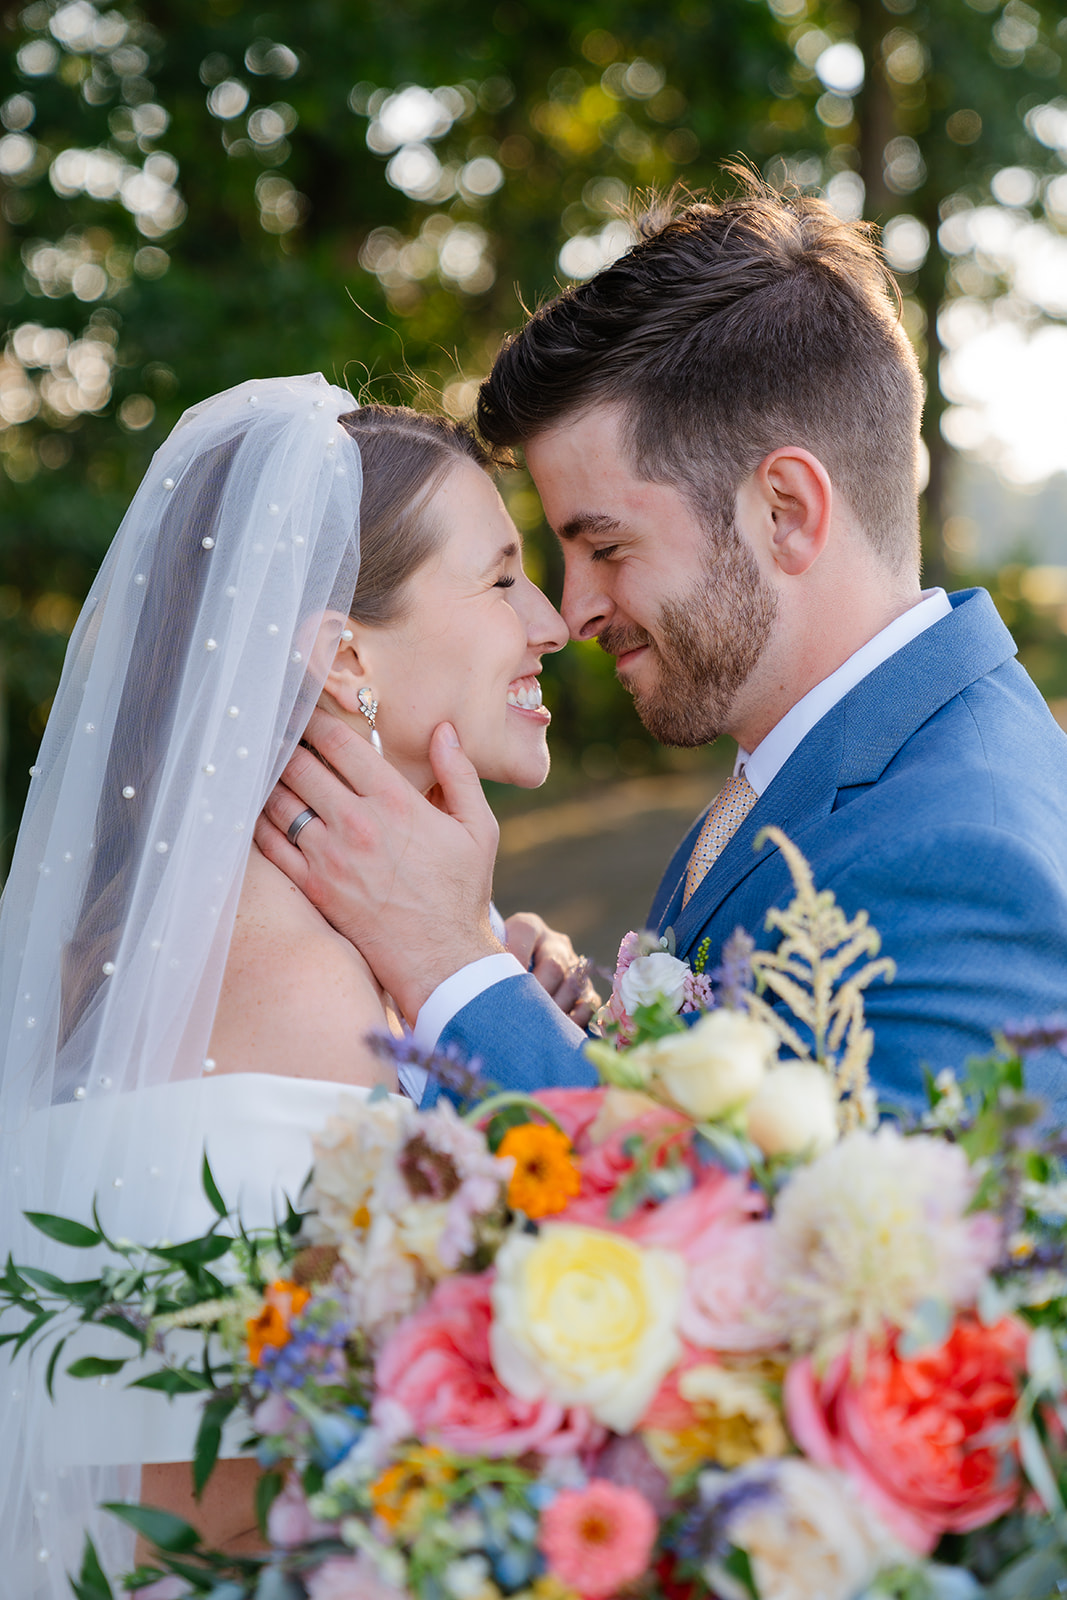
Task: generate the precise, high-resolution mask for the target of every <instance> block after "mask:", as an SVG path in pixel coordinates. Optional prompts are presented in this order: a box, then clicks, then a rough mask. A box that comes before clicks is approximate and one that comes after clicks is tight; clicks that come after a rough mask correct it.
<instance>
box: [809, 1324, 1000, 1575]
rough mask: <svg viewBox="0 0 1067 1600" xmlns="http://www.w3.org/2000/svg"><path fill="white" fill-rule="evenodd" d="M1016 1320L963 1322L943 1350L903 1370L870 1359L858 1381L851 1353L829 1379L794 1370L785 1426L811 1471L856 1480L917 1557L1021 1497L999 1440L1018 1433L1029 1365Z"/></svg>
mask: <svg viewBox="0 0 1067 1600" xmlns="http://www.w3.org/2000/svg"><path fill="white" fill-rule="evenodd" d="M1026 1344H1027V1332H1026V1328H1025V1326H1024V1325H1023V1323H1022V1322H1020V1321H1019V1320H1018V1319H1017V1318H1015V1317H1004V1318H1003V1319H1002V1320H1001V1321H1000V1322H998V1323H996V1324H995V1325H994V1326H993V1327H991V1328H987V1327H985V1326H983V1324H982V1323H980V1322H979V1321H978V1320H977V1318H975V1317H972V1316H966V1315H965V1316H961V1317H960V1318H959V1319H958V1320H957V1322H956V1325H955V1327H954V1328H953V1330H952V1332H951V1333H950V1335H949V1337H948V1338H947V1339H946V1340H945V1341H944V1343H943V1344H941V1345H938V1346H936V1347H931V1348H929V1349H925V1350H922V1351H920V1352H919V1354H918V1355H916V1356H912V1357H910V1358H905V1357H903V1356H901V1355H899V1354H898V1353H897V1350H896V1348H895V1345H894V1344H892V1343H890V1344H886V1345H882V1346H879V1347H875V1348H871V1349H869V1350H868V1352H867V1355H866V1359H865V1361H864V1363H863V1366H862V1368H861V1369H860V1370H861V1375H860V1377H859V1378H858V1379H856V1380H855V1381H854V1380H853V1378H852V1375H851V1366H852V1360H851V1353H850V1352H849V1351H845V1352H844V1353H843V1354H842V1355H841V1356H839V1357H838V1359H837V1360H836V1361H835V1362H834V1363H833V1365H832V1366H831V1367H830V1369H829V1371H828V1372H827V1374H826V1376H825V1378H823V1379H822V1381H821V1382H820V1380H819V1379H818V1378H817V1377H816V1375H815V1371H814V1368H813V1366H812V1363H811V1361H810V1359H809V1358H807V1357H805V1358H804V1359H803V1360H801V1361H796V1362H794V1363H793V1365H792V1366H791V1367H790V1369H789V1372H788V1374H787V1376H786V1383H785V1402H786V1415H787V1417H788V1419H789V1426H790V1429H791V1430H792V1433H793V1437H794V1438H795V1439H796V1441H797V1443H798V1444H799V1445H800V1448H801V1449H802V1450H803V1451H804V1453H805V1455H807V1456H808V1457H809V1458H810V1459H811V1460H812V1461H815V1462H817V1463H819V1465H821V1466H832V1467H838V1468H841V1469H842V1470H844V1471H845V1472H847V1473H849V1474H850V1476H851V1477H852V1479H853V1481H854V1482H855V1484H856V1486H857V1488H858V1489H859V1491H860V1493H861V1494H862V1495H864V1496H865V1497H866V1499H867V1500H868V1502H869V1503H870V1504H871V1505H872V1506H873V1507H874V1508H875V1509H876V1510H877V1511H878V1512H879V1513H880V1515H881V1517H882V1519H883V1520H884V1522H885V1523H886V1525H887V1526H888V1527H889V1528H890V1529H892V1531H893V1532H894V1533H895V1534H896V1535H897V1536H898V1538H900V1539H902V1540H903V1541H904V1543H905V1544H907V1545H908V1546H909V1548H911V1549H912V1550H916V1551H918V1552H919V1553H920V1554H924V1555H925V1554H927V1553H928V1552H929V1551H931V1550H932V1549H933V1547H934V1545H935V1544H936V1543H937V1541H938V1539H939V1538H940V1537H941V1535H942V1534H943V1533H967V1532H968V1531H969V1530H970V1529H972V1528H980V1527H981V1526H982V1525H983V1524H984V1523H986V1522H991V1521H992V1520H993V1519H994V1518H995V1517H1000V1516H1003V1515H1004V1513H1005V1512H1006V1511H1009V1510H1010V1509H1011V1507H1012V1506H1013V1505H1014V1504H1015V1503H1016V1501H1017V1499H1018V1497H1019V1489H1020V1479H1019V1469H1018V1464H1017V1462H1016V1460H1015V1457H1014V1454H1013V1452H1012V1450H1011V1447H1010V1445H1009V1444H1007V1443H1004V1442H1002V1439H1001V1438H1000V1437H999V1436H1000V1435H1001V1434H1002V1433H1003V1432H1004V1431H1005V1430H1007V1428H1008V1425H1009V1424H1010V1422H1011V1417H1012V1413H1013V1412H1014V1410H1015V1406H1016V1402H1017V1400H1018V1397H1019V1388H1020V1380H1021V1376H1022V1373H1023V1371H1024V1369H1025V1364H1026Z"/></svg>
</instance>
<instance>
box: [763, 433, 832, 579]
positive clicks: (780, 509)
mask: <svg viewBox="0 0 1067 1600" xmlns="http://www.w3.org/2000/svg"><path fill="white" fill-rule="evenodd" d="M750 488H751V490H752V491H753V495H754V498H755V501H756V507H757V517H758V520H759V524H760V526H761V527H762V530H763V534H764V538H765V540H766V543H767V547H768V554H769V555H770V557H771V559H772V560H773V561H774V564H775V565H776V566H777V567H778V569H779V571H780V572H782V573H783V574H784V575H785V576H786V577H789V578H798V577H802V576H803V574H804V573H805V572H807V571H808V570H809V569H810V568H811V567H812V566H814V564H815V562H816V561H817V560H818V559H819V557H820V555H821V554H822V552H823V550H824V549H825V548H826V542H827V540H828V538H829V536H830V524H831V517H832V512H833V504H834V490H833V485H832V483H831V482H830V474H829V473H828V472H827V470H826V468H825V467H824V466H823V464H822V462H821V461H820V460H819V458H818V456H814V455H812V453H811V451H810V450H805V449H803V448H802V447H801V446H800V445H783V446H782V447H781V448H780V449H778V450H772V451H771V453H770V455H768V456H765V457H764V459H763V460H762V461H761V462H760V464H759V466H758V467H757V468H756V470H755V472H754V473H753V475H752V479H751V480H750Z"/></svg>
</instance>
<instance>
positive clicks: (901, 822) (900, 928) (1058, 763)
mask: <svg viewBox="0 0 1067 1600" xmlns="http://www.w3.org/2000/svg"><path fill="white" fill-rule="evenodd" d="M952 606H953V609H952V614H951V615H950V616H948V617H945V618H943V619H942V620H941V621H940V622H937V623H935V624H934V625H933V626H932V627H930V628H928V629H927V630H926V631H925V632H924V633H922V634H920V635H919V637H918V638H916V639H913V640H912V641H911V642H910V643H909V644H907V645H905V646H904V648H903V649H902V650H899V651H898V652H897V653H896V654H895V655H894V656H892V657H890V659H889V660H888V661H886V662H883V664H882V665H881V666H880V667H878V668H876V669H875V671H874V672H872V673H870V675H869V676H868V677H866V678H864V679H863V680H862V682H860V683H858V684H857V685H856V687H855V688H854V689H852V690H850V692H849V693H848V694H847V695H845V697H844V698H843V699H842V700H841V701H839V702H838V704H837V705H836V706H834V708H833V709H832V710H831V711H829V712H827V714H826V716H824V717H823V719H822V720H821V722H819V723H817V724H816V726H815V727H814V728H813V729H812V730H811V732H810V733H809V734H808V735H807V736H806V737H805V738H804V739H803V740H802V742H801V743H800V745H799V746H798V747H797V749H796V750H795V751H794V752H793V754H792V755H791V756H790V758H789V760H788V761H786V763H785V764H784V766H783V767H782V768H781V770H780V771H779V772H778V774H777V776H776V777H775V778H774V780H773V782H772V783H770V784H769V785H768V787H767V789H766V790H765V791H764V793H763V794H762V795H761V796H760V797H759V800H758V801H757V802H756V804H755V806H754V807H753V808H752V810H751V811H750V812H749V814H748V816H747V817H746V818H745V820H744V822H743V823H742V824H741V826H740V827H739V828H738V830H737V832H736V833H735V834H734V836H733V838H732V839H731V840H730V842H729V844H728V845H727V846H726V849H725V850H724V851H723V853H722V855H721V856H720V857H719V859H718V860H717V861H716V863H715V865H714V867H713V869H712V871H711V872H709V873H708V875H707V877H706V878H705V879H704V881H703V883H702V884H701V885H700V886H699V888H698V889H697V891H696V893H695V894H694V895H693V897H692V899H691V900H690V901H689V903H688V905H687V906H686V907H685V908H684V909H683V908H682V904H681V899H682V886H683V883H684V879H685V868H686V863H687V862H688V859H689V855H690V852H691V850H692V848H693V844H694V842H695V840H696V836H697V833H698V832H699V829H700V824H701V821H702V820H703V818H702V817H698V818H697V819H696V821H695V822H694V823H693V826H692V827H691V828H690V830H689V832H688V834H687V835H686V837H685V838H684V839H683V840H682V842H681V844H680V845H679V846H678V849H677V850H676V852H675V854H674V858H673V860H672V861H671V863H670V866H669V867H668V868H667V871H666V873H665V875H664V877H663V880H662V882H661V884H660V888H659V891H658V893H657V895H656V899H655V902H654V904H653V907H652V916H651V923H652V925H654V926H655V927H656V928H657V929H658V930H659V931H660V932H662V931H663V930H664V929H665V928H667V927H668V926H671V927H673V928H674V933H675V938H676V941H677V950H678V954H679V955H680V956H683V957H691V956H692V955H693V953H694V952H695V950H696V948H697V946H698V945H699V944H700V942H701V940H703V939H704V938H709V939H710V940H711V955H710V959H709V967H713V966H715V965H716V964H717V960H718V952H719V950H720V949H721V947H722V945H723V943H724V942H725V941H726V939H728V938H729V936H730V934H731V933H732V932H733V931H734V929H735V928H737V927H739V926H740V927H743V928H746V929H747V930H748V931H749V932H750V933H752V934H753V935H754V936H755V937H756V939H757V940H758V941H759V942H761V943H763V944H765V945H769V944H771V943H772V939H771V936H769V935H768V934H767V933H766V931H765V927H764V923H765V917H766V913H767V911H768V909H769V908H770V907H772V906H782V905H785V904H787V903H788V901H789V900H790V899H791V898H792V892H793V891H792V883H791V879H790V877H789V872H788V869H787V867H786V863H785V861H784V859H783V858H782V856H781V853H780V852H779V851H778V850H777V848H775V847H773V846H771V845H767V846H765V847H764V849H763V850H762V851H761V852H760V853H759V854H758V855H757V854H756V853H755V851H754V849H753V841H754V839H755V837H756V835H757V834H758V833H759V831H760V829H761V828H763V827H765V826H766V825H767V824H768V823H774V824H776V825H777V826H778V827H780V828H782V829H783V830H784V831H785V833H786V834H787V835H788V836H789V837H790V838H791V839H793V840H794V841H795V842H796V843H797V844H798V845H799V847H800V849H801V850H802V851H803V852H804V854H805V855H806V857H807V859H808V861H809V862H810V863H811V866H812V870H813V872H814V875H815V883H816V886H817V887H818V888H820V889H832V890H833V892H834V894H835V895H836V897H837V900H838V902H839V904H840V905H841V906H842V908H843V909H844V911H845V913H846V914H847V915H848V916H853V915H854V914H855V913H856V912H857V911H859V910H860V909H866V910H867V911H868V913H869V914H870V919H871V922H872V923H873V925H874V926H875V927H876V928H877V929H878V930H879V932H880V933H881V935H882V948H883V953H884V954H886V955H889V956H891V957H892V958H893V960H894V961H895V962H896V965H897V976H896V979H895V981H894V982H893V983H892V984H884V983H875V985H874V986H873V987H872V988H871V989H869V990H868V992H867V1016H868V1020H869V1022H870V1024H871V1026H872V1027H873V1029H874V1035H875V1053H874V1057H873V1060H872V1064H871V1071H872V1077H873V1080H874V1084H875V1087H876V1089H877V1091H878V1093H879V1095H880V1096H881V1097H882V1098H883V1099H885V1100H887V1101H890V1102H893V1103H896V1104H909V1103H910V1104H916V1103H918V1102H919V1101H920V1100H921V1099H922V1098H923V1095H922V1068H923V1066H924V1065H925V1066H928V1067H929V1068H930V1069H931V1070H932V1071H934V1072H936V1071H938V1070H939V1069H940V1068H942V1067H946V1066H952V1067H961V1066H962V1065H963V1064H964V1062H965V1061H966V1059H967V1057H968V1056H971V1055H974V1054H978V1053H986V1052H988V1050H989V1049H990V1046H991V1035H992V1033H993V1032H994V1030H995V1029H997V1028H999V1027H1001V1026H1002V1025H1003V1024H1004V1023H1005V1022H1007V1021H1009V1020H1014V1019H1018V1018H1021V1017H1024V1016H1042V1015H1047V1014H1048V1013H1050V1012H1052V1011H1056V1010H1062V1009H1064V1008H1065V1007H1067V736H1065V735H1064V734H1063V733H1062V732H1061V730H1060V729H1059V728H1058V727H1057V725H1056V723H1055V722H1054V720H1053V718H1052V716H1051V715H1050V713H1049V711H1048V709H1047V707H1046V706H1045V704H1044V701H1043V700H1042V698H1041V696H1040V695H1039V694H1038V692H1037V690H1036V689H1035V688H1034V685H1033V683H1032V682H1031V681H1030V679H1029V677H1028V676H1027V674H1026V672H1025V671H1024V670H1023V668H1022V667H1021V666H1020V665H1019V664H1018V662H1017V661H1016V660H1015V659H1014V657H1015V645H1014V643H1013V641H1012V638H1011V635H1010V634H1009V633H1008V631H1007V629H1006V628H1005V627H1004V625H1003V623H1002V622H1001V621H1000V619H999V617H998V616H997V613H996V611H995V609H994V607H993V604H992V601H991V600H990V598H989V596H988V595H987V594H986V593H985V592H984V591H983V590H981V589H975V590H968V591H964V592H963V593H960V594H956V595H953V596H952ZM583 1037H584V1036H583V1035H582V1034H581V1032H580V1031H579V1030H578V1029H577V1028H576V1027H575V1026H574V1025H573V1023H571V1022H569V1021H568V1019H567V1018H565V1017H564V1016H563V1015H562V1013H561V1012H560V1011H559V1010H558V1009H557V1008H556V1007H555V1006H554V1005H553V1003H552V1002H551V1000H549V999H548V997H547V995H545V993H544V991H543V990H542V989H541V988H540V986H539V985H538V984H537V982H536V981H535V980H534V979H533V978H532V977H516V978H511V979H507V980H505V981H504V982H503V983H500V984H498V985H496V986H495V987H494V988H492V989H489V990H487V991H486V992H485V993H484V994H482V995H480V996H479V997H478V998H477V999H476V1000H473V1001H472V1002H471V1003H470V1004H469V1005H468V1006H466V1007H465V1008H464V1009H463V1010H462V1011H461V1012H460V1013H459V1014H458V1016H456V1017H455V1018H454V1019H453V1020H452V1022H451V1023H450V1024H449V1026H448V1028H447V1029H446V1030H445V1033H444V1039H445V1040H446V1041H447V1042H453V1043H457V1044H459V1045H461V1046H462V1047H463V1048H465V1049H466V1050H467V1051H468V1052H470V1053H471V1054H472V1055H478V1056H480V1057H481V1058H482V1061H483V1062H484V1068H485V1072H486V1075H487V1076H488V1077H490V1078H492V1079H493V1080H494V1081H495V1082H497V1083H499V1084H501V1085H503V1086H506V1087H509V1088H525V1089H533V1088H538V1087H544V1086H546V1085H548V1084H567V1083H573V1084H581V1083H590V1082H592V1081H594V1074H593V1073H592V1072H591V1070H590V1068H589V1067H588V1065H587V1064H586V1063H585V1062H584V1061H583V1060H582V1059H581V1057H580V1055H579V1049H580V1046H581V1043H582V1040H583ZM1031 1082H1032V1084H1033V1087H1034V1088H1035V1089H1037V1090H1038V1091H1039V1092H1041V1093H1043V1094H1045V1095H1047V1096H1048V1097H1049V1099H1050V1100H1052V1101H1053V1102H1055V1101H1057V1100H1065V1103H1064V1104H1061V1105H1060V1106H1059V1108H1058V1109H1059V1113H1060V1114H1061V1115H1063V1114H1065V1113H1067V1062H1065V1061H1064V1059H1063V1057H1062V1056H1060V1055H1058V1054H1055V1053H1052V1054H1050V1055H1048V1056H1047V1057H1045V1058H1042V1059H1039V1060H1037V1061H1035V1062H1034V1063H1033V1064H1032V1067H1031ZM432 1097H433V1090H432V1089H431V1091H430V1092H429V1094H428V1096H427V1099H425V1100H424V1102H423V1103H424V1104H426V1103H428V1100H429V1099H430V1098H432Z"/></svg>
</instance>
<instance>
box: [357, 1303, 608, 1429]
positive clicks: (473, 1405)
mask: <svg viewBox="0 0 1067 1600" xmlns="http://www.w3.org/2000/svg"><path fill="white" fill-rule="evenodd" d="M491 1289H492V1274H489V1273H482V1274H480V1275H479V1276H477V1277H473V1276H472V1277H459V1278H448V1279H446V1280H445V1281H444V1282H442V1283H440V1284H438V1286H437V1288H436V1289H435V1290H434V1292H433V1294H432V1295H431V1296H430V1299H429V1300H428V1301H427V1303H426V1304H425V1305H424V1306H423V1307H422V1308H421V1309H420V1310H418V1311H416V1312H414V1313H413V1314H412V1315H411V1316H409V1317H407V1318H405V1320H404V1321H403V1322H402V1323H401V1324H400V1325H399V1327H398V1328H396V1329H395V1330H394V1332H393V1333H392V1334H391V1335H390V1336H389V1338H388V1339H387V1341H386V1343H385V1345H384V1347H383V1349H382V1352H381V1354H380V1356H379V1357H378V1363H377V1366H376V1368H375V1388H376V1391H377V1394H376V1398H375V1401H374V1411H373V1415H374V1421H375V1422H376V1423H377V1425H378V1426H379V1427H380V1428H381V1429H382V1430H383V1432H384V1434H385V1436H386V1438H387V1439H389V1440H390V1441H396V1440H399V1439H406V1438H417V1439H422V1440H428V1441H431V1442H432V1443H434V1444H437V1445H440V1446H441V1447H442V1448H444V1449H446V1450H455V1451H457V1452H459V1453H460V1454H462V1455H485V1456H492V1457H498V1456H518V1455H522V1454H523V1453H524V1452H525V1451H527V1450H538V1451H540V1452H541V1453H542V1454H544V1455H559V1454H563V1453H573V1452H576V1451H578V1450H582V1449H584V1448H586V1447H587V1446H591V1445H593V1444H595V1443H597V1442H599V1440H600V1438H601V1437H602V1435H603V1430H602V1429H600V1428H598V1427H597V1425H596V1424H595V1423H594V1422H593V1421H592V1419H591V1417H590V1416H589V1413H588V1412H587V1411H585V1410H584V1409H583V1408H581V1407H574V1406H572V1407H570V1408H565V1407H563V1406H559V1405H555V1404H553V1403H551V1402H549V1401H548V1400H538V1401H525V1400H519V1399H517V1398H516V1397H515V1396H514V1395H512V1394H510V1393H509V1391H508V1390H507V1389H505V1388H504V1386H503V1384H502V1383H501V1382H500V1379H499V1378H498V1377H497V1375H496V1373H495V1372H494V1370H493V1365H492V1361H491V1359H490V1354H489V1327H490V1323H491V1321H492V1303H491V1300H490V1293H491Z"/></svg>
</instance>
